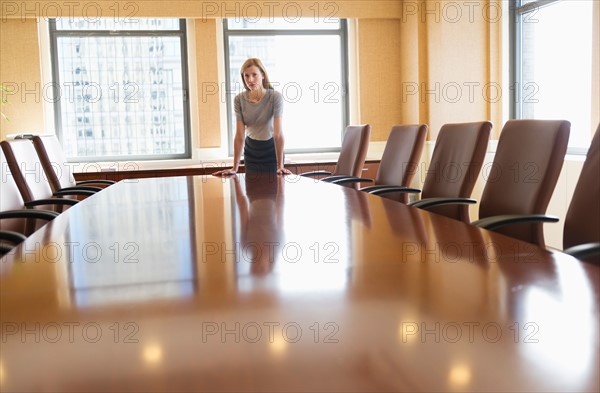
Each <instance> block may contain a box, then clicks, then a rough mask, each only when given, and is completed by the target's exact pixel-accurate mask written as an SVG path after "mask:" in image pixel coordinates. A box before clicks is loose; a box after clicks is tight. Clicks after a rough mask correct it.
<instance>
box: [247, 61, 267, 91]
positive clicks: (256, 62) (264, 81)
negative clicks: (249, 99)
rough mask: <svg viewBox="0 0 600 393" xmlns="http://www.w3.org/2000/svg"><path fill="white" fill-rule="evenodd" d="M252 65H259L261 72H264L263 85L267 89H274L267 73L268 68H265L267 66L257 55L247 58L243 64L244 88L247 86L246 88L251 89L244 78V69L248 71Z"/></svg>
mask: <svg viewBox="0 0 600 393" xmlns="http://www.w3.org/2000/svg"><path fill="white" fill-rule="evenodd" d="M252 66H257V67H258V69H259V70H260V72H262V74H263V77H264V79H263V87H264V88H265V89H273V86H271V82H270V81H269V75H267V70H266V69H265V66H264V65H263V63H262V61H260V59H258V58H256V57H253V58H250V59H248V60H246V61H245V62H244V64H242V68H241V69H240V75H241V77H242V83H243V84H244V88H246V90H250V88H249V87H248V86H246V81H245V80H244V71H246V69H248V67H252Z"/></svg>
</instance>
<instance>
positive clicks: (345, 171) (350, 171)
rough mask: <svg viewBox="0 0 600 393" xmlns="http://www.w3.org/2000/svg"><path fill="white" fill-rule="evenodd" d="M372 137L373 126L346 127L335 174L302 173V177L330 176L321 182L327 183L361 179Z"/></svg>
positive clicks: (325, 172)
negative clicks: (353, 178)
mask: <svg viewBox="0 0 600 393" xmlns="http://www.w3.org/2000/svg"><path fill="white" fill-rule="evenodd" d="M370 136H371V126H370V125H369V124H364V125H360V126H348V127H346V130H345V132H344V139H343V141H342V149H341V151H340V155H339V157H338V161H337V163H336V166H335V169H334V170H333V172H329V171H312V172H304V173H301V174H300V176H307V177H308V176H310V177H312V176H321V175H328V176H327V177H325V178H323V179H321V181H326V182H331V181H333V180H336V179H339V178H341V177H346V176H356V177H360V175H361V174H362V169H363V166H364V165H365V159H366V157H367V150H368V148H369V137H370Z"/></svg>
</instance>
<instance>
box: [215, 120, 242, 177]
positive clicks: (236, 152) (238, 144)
mask: <svg viewBox="0 0 600 393" xmlns="http://www.w3.org/2000/svg"><path fill="white" fill-rule="evenodd" d="M245 136H246V125H245V124H244V122H243V121H241V120H237V121H236V123H235V137H234V139H233V167H232V168H231V169H223V170H222V171H218V172H214V173H213V176H229V175H235V174H236V173H237V171H238V169H239V166H240V159H241V158H242V148H243V147H244V137H245Z"/></svg>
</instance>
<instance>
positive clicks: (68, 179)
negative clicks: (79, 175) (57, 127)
mask: <svg viewBox="0 0 600 393" xmlns="http://www.w3.org/2000/svg"><path fill="white" fill-rule="evenodd" d="M33 146H34V147H35V150H36V152H37V154H38V157H39V159H40V162H41V163H42V168H44V172H45V173H46V176H47V178H48V182H50V186H51V187H52V190H53V191H55V192H56V191H58V190H60V189H62V188H66V187H73V186H75V185H76V182H75V178H74V177H73V174H72V173H71V170H70V168H69V166H68V165H67V157H66V156H65V153H64V151H63V149H62V146H61V145H60V142H59V141H58V138H57V137H56V135H36V136H34V137H33Z"/></svg>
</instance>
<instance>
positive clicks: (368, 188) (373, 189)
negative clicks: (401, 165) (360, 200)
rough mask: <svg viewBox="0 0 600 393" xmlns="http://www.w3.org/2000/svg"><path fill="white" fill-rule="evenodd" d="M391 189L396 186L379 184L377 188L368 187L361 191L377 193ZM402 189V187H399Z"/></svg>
mask: <svg viewBox="0 0 600 393" xmlns="http://www.w3.org/2000/svg"><path fill="white" fill-rule="evenodd" d="M390 187H394V186H390V185H386V184H378V185H376V186H367V187H363V188H361V189H360V190H361V191H364V192H369V193H370V192H371V191H375V190H380V189H382V188H390ZM398 187H400V186H398Z"/></svg>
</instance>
